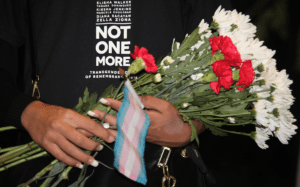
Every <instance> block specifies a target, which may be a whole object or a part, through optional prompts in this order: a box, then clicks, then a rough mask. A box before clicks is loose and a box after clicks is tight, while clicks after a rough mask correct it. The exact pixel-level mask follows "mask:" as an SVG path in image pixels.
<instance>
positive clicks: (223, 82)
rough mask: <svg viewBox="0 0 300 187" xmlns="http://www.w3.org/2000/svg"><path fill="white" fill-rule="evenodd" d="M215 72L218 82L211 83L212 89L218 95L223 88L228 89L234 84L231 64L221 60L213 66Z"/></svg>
mask: <svg viewBox="0 0 300 187" xmlns="http://www.w3.org/2000/svg"><path fill="white" fill-rule="evenodd" d="M211 66H212V68H213V72H214V73H215V75H216V76H217V77H218V82H212V83H210V87H211V89H212V90H214V91H215V92H216V93H217V94H219V92H220V89H221V86H223V87H224V88H226V89H228V90H229V88H230V86H231V85H232V84H233V79H232V72H231V68H230V65H229V62H227V61H225V60H219V61H216V62H214V63H213V64H212V65H211Z"/></svg>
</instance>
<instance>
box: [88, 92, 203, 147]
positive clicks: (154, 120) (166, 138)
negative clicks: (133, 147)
mask: <svg viewBox="0 0 300 187" xmlns="http://www.w3.org/2000/svg"><path fill="white" fill-rule="evenodd" d="M140 98H141V101H142V103H143V104H144V106H145V108H146V109H148V110H146V113H147V114H148V116H149V118H150V121H151V125H150V127H149V130H148V134H147V137H146V141H148V142H151V143H154V144H158V145H162V146H169V147H182V146H185V145H186V144H188V143H189V142H190V139H191V133H192V131H191V129H190V126H189V124H188V123H184V122H183V120H182V117H181V116H180V115H178V113H179V111H178V110H177V109H176V108H175V107H174V106H173V105H172V104H171V103H170V102H168V101H166V100H163V99H158V98H155V97H152V96H141V97H140ZM106 100H107V101H108V103H107V104H106V105H107V106H110V107H112V108H113V109H115V110H117V111H118V110H119V108H120V107H121V104H122V102H121V101H118V100H114V99H111V98H107V99H106ZM93 112H94V113H96V114H97V115H98V116H99V117H98V118H99V119H100V120H102V118H103V116H104V112H102V111H99V110H94V111H93ZM105 122H107V123H109V124H110V125H112V126H116V117H114V116H112V115H108V116H107V117H106V120H105ZM193 122H194V124H195V126H196V129H197V132H198V134H200V133H201V132H202V131H204V129H205V128H204V125H203V124H202V123H201V122H200V121H195V120H194V121H193Z"/></svg>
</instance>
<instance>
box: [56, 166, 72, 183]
mask: <svg viewBox="0 0 300 187" xmlns="http://www.w3.org/2000/svg"><path fill="white" fill-rule="evenodd" d="M72 168H73V166H68V167H67V168H66V169H65V170H64V171H63V172H62V173H61V174H60V175H59V176H58V179H57V181H55V183H54V184H53V185H52V186H51V187H56V186H57V185H58V184H59V183H60V182H61V181H62V180H63V179H65V177H66V176H67V175H68V174H69V172H70V171H71V169H72Z"/></svg>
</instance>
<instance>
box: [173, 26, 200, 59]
mask: <svg viewBox="0 0 300 187" xmlns="http://www.w3.org/2000/svg"><path fill="white" fill-rule="evenodd" d="M198 31H199V27H197V28H196V29H195V30H194V31H193V32H192V34H191V35H190V36H188V37H187V38H186V39H185V40H184V42H183V43H182V45H181V46H180V48H179V49H178V50H176V51H173V53H172V58H173V59H175V58H177V57H179V56H183V55H184V54H185V53H186V50H188V49H189V48H190V47H192V46H193V45H194V44H196V43H197V41H198V40H199V34H198Z"/></svg>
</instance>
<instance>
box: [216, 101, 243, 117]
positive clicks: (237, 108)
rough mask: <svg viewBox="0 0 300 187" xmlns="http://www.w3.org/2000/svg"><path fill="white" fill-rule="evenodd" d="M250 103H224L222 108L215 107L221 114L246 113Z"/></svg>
mask: <svg viewBox="0 0 300 187" xmlns="http://www.w3.org/2000/svg"><path fill="white" fill-rule="evenodd" d="M247 105H248V103H242V104H239V105H234V106H232V105H223V106H221V107H220V108H217V109H215V111H219V112H220V113H221V114H241V113H246V112H248V110H245V108H246V107H247Z"/></svg>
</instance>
